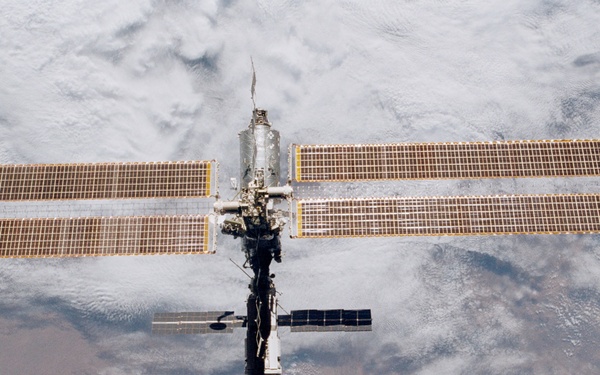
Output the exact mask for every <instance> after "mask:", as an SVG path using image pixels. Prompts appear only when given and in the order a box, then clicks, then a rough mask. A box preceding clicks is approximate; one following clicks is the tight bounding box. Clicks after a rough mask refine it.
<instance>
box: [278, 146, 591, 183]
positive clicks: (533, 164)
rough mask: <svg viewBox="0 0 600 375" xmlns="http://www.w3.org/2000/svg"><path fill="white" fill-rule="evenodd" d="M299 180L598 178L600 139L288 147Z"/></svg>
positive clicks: (293, 169) (292, 176) (292, 172)
mask: <svg viewBox="0 0 600 375" xmlns="http://www.w3.org/2000/svg"><path fill="white" fill-rule="evenodd" d="M290 173H291V178H292V179H293V180H294V181H297V182H319V181H375V180H404V179H475V178H501V177H573V176H598V175H600V140H540V141H496V142H454V143H395V144H354V145H292V146H291V148H290Z"/></svg>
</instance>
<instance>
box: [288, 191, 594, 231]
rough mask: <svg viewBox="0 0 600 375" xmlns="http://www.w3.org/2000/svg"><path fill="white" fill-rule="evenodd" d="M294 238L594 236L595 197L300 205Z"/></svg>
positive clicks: (320, 201)
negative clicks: (507, 235) (505, 235)
mask: <svg viewBox="0 0 600 375" xmlns="http://www.w3.org/2000/svg"><path fill="white" fill-rule="evenodd" d="M294 207H295V211H296V212H295V213H294V215H293V217H294V218H295V222H294V224H293V230H294V233H293V234H292V235H293V236H294V237H301V238H315V237H381V236H447V235H488V234H561V233H600V194H565V195H492V196H462V197H460V196H459V197H388V198H366V199H306V200H298V201H296V202H295V206H294Z"/></svg>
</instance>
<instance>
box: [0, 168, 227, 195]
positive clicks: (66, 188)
mask: <svg viewBox="0 0 600 375" xmlns="http://www.w3.org/2000/svg"><path fill="white" fill-rule="evenodd" d="M216 169H217V168H216V162H214V161H179V162H136V163H77V164H7V165H0V201H31V200H66V199H147V198H192V197H195V198H198V197H209V196H213V195H214V194H215V191H216V181H217V179H216Z"/></svg>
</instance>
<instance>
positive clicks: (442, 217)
mask: <svg viewBox="0 0 600 375" xmlns="http://www.w3.org/2000/svg"><path fill="white" fill-rule="evenodd" d="M254 85H255V78H254V76H253V83H252V90H251V91H252V99H253V102H254ZM279 140H280V137H279V132H278V131H277V130H275V129H273V127H272V124H271V123H270V122H269V120H268V113H267V111H266V110H263V109H260V108H256V106H255V105H254V109H253V112H252V117H251V120H250V124H249V126H248V128H247V129H244V130H242V131H241V132H240V133H239V142H240V176H239V186H238V189H237V194H236V196H235V198H234V199H231V200H223V199H221V196H220V194H219V192H218V189H217V184H216V182H217V178H218V176H217V170H218V164H217V162H216V161H214V160H213V161H180V162H154V163H146V162H143V163H142V162H140V163H130V162H128V163H125V162H115V163H83V164H82V163H78V164H10V165H0V200H1V201H2V202H3V203H10V204H17V205H18V204H20V203H23V204H24V203H25V202H32V201H34V202H38V201H61V202H64V201H66V200H76V201H82V202H90V201H104V200H109V201H110V200H112V201H114V200H119V201H122V200H148V199H151V200H160V199H193V198H213V199H216V201H215V202H214V206H213V208H211V210H210V212H198V213H195V214H190V215H187V214H186V215H179V214H178V215H166V214H165V215H141V216H131V215H126V216H82V217H72V216H70V217H19V215H14V216H15V217H5V218H2V219H0V257H4V258H51V257H86V256H116V255H165V254H211V253H214V252H215V247H216V236H217V232H218V231H217V229H218V228H220V233H221V234H224V235H230V236H233V237H235V238H240V240H241V245H242V250H243V252H244V254H245V263H244V268H246V269H248V270H250V271H251V273H252V274H251V275H250V276H251V282H250V284H249V289H250V293H249V296H248V299H247V301H246V306H247V311H246V315H237V314H235V313H234V312H233V311H210V312H167V313H163V312H159V313H156V314H155V316H154V319H153V322H152V332H153V333H155V334H201V333H227V332H232V331H233V329H235V328H240V327H243V328H245V329H246V331H247V334H246V362H245V373H246V374H247V375H266V374H282V366H281V360H280V357H281V345H280V340H279V335H278V330H279V327H290V329H291V330H292V331H293V332H309V331H322V332H327V331H347V332H353V331H370V330H371V326H372V317H371V311H370V310H369V309H360V310H347V309H335V310H316V309H307V310H292V311H291V312H290V313H289V314H285V315H280V314H278V309H277V307H278V303H277V292H276V288H275V283H274V279H273V278H274V275H273V274H272V273H271V266H272V262H273V261H275V262H276V263H278V262H281V261H282V257H281V241H280V238H281V235H282V233H283V230H284V227H285V226H286V225H289V226H290V227H291V228H290V229H291V230H290V233H291V235H290V236H291V237H292V238H298V239H302V238H344V237H382V236H480V235H507V234H563V233H578V234H585V233H600V194H571V193H567V194H553V195H548V194H510V195H507V194H504V195H490V196H437V197H435V196H434V197H405V196H386V197H369V198H339V197H335V198H327V197H325V198H323V197H321V198H312V197H308V198H302V197H299V196H298V192H299V191H300V190H301V189H299V187H301V186H302V185H303V184H311V183H312V184H314V183H318V184H326V183H329V182H344V181H345V182H362V183H369V182H375V181H399V180H426V179H491V178H533V177H575V176H598V175H600V140H524V141H494V142H458V143H389V144H348V145H333V144H321V145H295V144H293V145H291V146H290V147H289V157H288V162H289V176H287V178H285V177H283V176H281V168H280V166H281V153H280V144H279V143H280V142H279ZM61 202H59V203H58V204H61ZM286 204H287V206H286ZM282 206H283V208H282Z"/></svg>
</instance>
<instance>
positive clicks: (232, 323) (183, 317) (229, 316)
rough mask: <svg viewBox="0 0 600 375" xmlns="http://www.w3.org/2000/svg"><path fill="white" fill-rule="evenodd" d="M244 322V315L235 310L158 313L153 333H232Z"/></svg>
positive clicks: (153, 323)
mask: <svg viewBox="0 0 600 375" xmlns="http://www.w3.org/2000/svg"><path fill="white" fill-rule="evenodd" d="M244 322H245V319H244V317H240V316H235V315H233V311H203V312H176V313H156V314H154V319H153V320H152V333H153V334H167V335H168V334H201V333H232V332H233V328H236V327H242V326H243V324H244Z"/></svg>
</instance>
